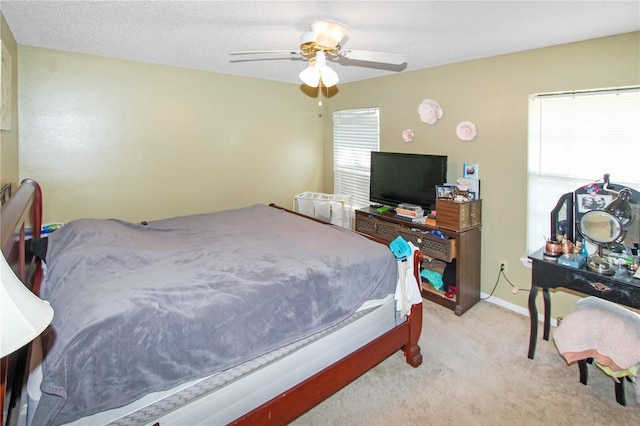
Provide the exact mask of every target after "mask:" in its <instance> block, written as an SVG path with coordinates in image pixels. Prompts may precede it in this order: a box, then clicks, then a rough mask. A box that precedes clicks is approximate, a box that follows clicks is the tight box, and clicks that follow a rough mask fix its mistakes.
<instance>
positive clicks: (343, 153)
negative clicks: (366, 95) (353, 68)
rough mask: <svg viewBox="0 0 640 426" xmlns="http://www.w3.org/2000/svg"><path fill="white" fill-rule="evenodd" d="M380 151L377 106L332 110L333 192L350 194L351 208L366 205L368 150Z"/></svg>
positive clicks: (367, 192) (367, 203) (367, 199)
mask: <svg viewBox="0 0 640 426" xmlns="http://www.w3.org/2000/svg"><path fill="white" fill-rule="evenodd" d="M379 150H380V109H379V108H363V109H350V110H343V111H335V112H334V113H333V192H334V193H336V194H341V195H351V196H353V207H354V208H356V209H357V208H361V207H364V206H367V205H369V176H370V173H371V151H379Z"/></svg>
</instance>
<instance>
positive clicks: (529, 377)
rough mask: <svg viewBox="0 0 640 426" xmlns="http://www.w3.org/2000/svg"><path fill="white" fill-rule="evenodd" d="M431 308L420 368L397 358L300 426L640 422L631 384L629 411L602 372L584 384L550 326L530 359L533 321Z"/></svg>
mask: <svg viewBox="0 0 640 426" xmlns="http://www.w3.org/2000/svg"><path fill="white" fill-rule="evenodd" d="M423 311H424V325H423V330H422V336H421V338H420V346H421V348H422V355H423V358H424V361H423V364H422V365H421V366H420V367H418V368H412V367H410V366H409V365H408V364H406V363H405V361H404V356H403V354H402V352H397V353H395V354H393V355H392V356H391V357H389V358H388V359H386V360H385V361H383V362H382V363H380V364H379V365H378V366H376V367H375V368H374V369H372V370H371V371H369V372H368V373H367V374H365V375H364V376H362V377H360V378H359V379H357V380H356V381H355V382H353V383H351V384H350V385H348V386H347V387H346V388H344V389H342V390H341V391H339V392H338V393H337V394H335V395H333V396H332V397H331V398H329V399H327V400H326V401H324V402H323V403H322V404H320V405H318V406H317V407H315V408H314V409H312V410H311V411H309V412H307V413H306V414H304V415H303V416H301V417H300V418H298V419H297V420H296V421H294V422H293V423H292V424H293V425H295V426H303V425H616V424H620V425H636V424H640V404H638V403H637V402H636V399H635V389H634V387H633V386H632V384H631V383H629V382H626V383H625V394H626V400H627V406H626V407H624V406H622V405H619V404H618V403H617V402H616V399H615V391H614V382H613V379H611V378H610V377H609V376H607V375H605V374H604V373H603V372H601V371H600V370H599V369H598V368H597V367H596V366H594V365H589V381H588V385H587V386H585V385H583V384H581V383H580V381H579V372H578V365H577V364H572V365H570V366H568V365H567V364H566V362H565V361H564V359H563V358H562V357H561V356H560V354H559V353H558V351H557V349H556V347H555V345H554V343H553V339H550V340H549V341H545V340H543V339H542V336H541V334H542V331H541V330H542V324H540V326H539V327H538V328H539V330H540V331H539V338H538V343H537V348H536V354H535V358H534V359H533V360H531V359H528V358H527V350H528V344H529V318H528V317H525V316H523V315H520V314H517V313H514V312H511V311H509V310H507V309H504V308H502V307H500V306H497V305H494V304H491V303H488V302H480V303H478V304H477V305H476V306H474V307H473V308H472V309H470V310H469V311H467V312H466V313H465V314H464V315H462V316H460V317H458V316H456V315H455V314H454V313H453V312H452V311H450V310H448V309H446V308H443V307H441V306H439V305H437V304H435V303H432V302H428V301H425V302H424V304H423ZM552 330H553V329H552ZM552 332H553V331H552Z"/></svg>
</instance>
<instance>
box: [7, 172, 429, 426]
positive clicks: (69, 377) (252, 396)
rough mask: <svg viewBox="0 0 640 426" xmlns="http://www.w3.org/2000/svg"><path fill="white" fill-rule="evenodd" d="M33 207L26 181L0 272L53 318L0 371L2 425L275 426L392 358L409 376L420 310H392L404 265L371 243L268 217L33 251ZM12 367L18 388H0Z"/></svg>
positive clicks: (258, 210) (87, 239) (73, 226)
mask: <svg viewBox="0 0 640 426" xmlns="http://www.w3.org/2000/svg"><path fill="white" fill-rule="evenodd" d="M41 199H42V196H41V191H40V188H39V186H38V184H37V183H36V182H35V181H33V180H30V179H27V180H25V181H23V182H22V184H21V186H20V188H18V190H17V191H15V194H14V195H13V196H12V197H11V198H10V199H9V201H8V202H7V204H6V205H5V206H4V207H3V210H2V230H3V237H2V249H3V253H4V254H5V257H7V260H8V261H9V262H10V264H11V265H12V267H13V268H14V270H16V271H18V272H19V273H20V277H21V279H23V281H24V282H25V284H26V285H27V286H28V287H30V288H32V289H33V291H34V292H36V293H39V294H40V296H41V297H43V298H44V299H46V300H48V301H49V302H50V303H51V305H52V306H53V308H54V311H55V315H54V320H53V322H52V325H51V326H50V327H49V329H48V330H47V331H45V333H43V335H42V336H41V337H42V338H41V339H37V341H34V344H33V345H32V348H31V349H29V348H27V349H25V350H23V351H20V352H19V353H16V354H13V355H12V356H11V357H7V359H5V360H3V363H4V364H6V365H7V366H8V370H7V371H12V373H11V374H10V375H7V377H6V378H5V379H3V380H4V382H3V383H6V388H7V389H6V390H7V391H8V393H9V394H10V396H9V398H8V402H9V404H8V405H13V406H14V407H15V409H14V410H13V411H14V413H13V414H11V411H9V415H7V416H6V418H7V420H10V419H9V418H8V417H10V416H11V415H16V413H15V412H16V411H17V412H18V413H17V414H19V415H20V416H21V417H22V418H24V420H21V421H24V422H25V424H26V422H31V421H33V424H67V423H70V424H107V423H114V424H158V425H165V424H187V423H188V424H197V423H201V424H257V423H259V424H285V423H287V422H289V421H291V420H293V419H295V418H296V417H298V416H299V415H301V414H302V413H304V412H305V411H307V410H308V409H310V408H311V407H313V406H315V405H317V404H318V403H320V402H321V401H323V400H324V399H326V398H327V397H329V396H330V395H331V394H333V393H335V392H336V391H337V390H339V389H340V388H342V387H343V386H345V385H347V384H348V383H349V382H351V381H353V380H354V379H355V378H357V377H359V376H360V375H362V374H364V373H365V372H366V371H368V370H369V369H371V368H372V367H373V366H375V365H376V364H378V363H379V362H381V361H382V360H384V359H385V358H387V357H388V356H389V355H391V354H392V353H394V352H396V351H398V350H400V349H402V350H403V351H404V354H405V357H406V360H407V363H408V364H410V365H411V366H413V367H417V366H418V365H420V364H421V362H422V355H421V353H420V347H419V345H418V339H419V337H420V332H421V327H422V304H421V303H420V302H417V303H415V304H412V305H410V307H408V308H407V309H409V312H408V314H407V315H404V314H401V313H399V312H398V310H397V308H398V304H399V301H397V300H395V299H397V295H398V293H399V289H401V288H402V285H399V286H397V285H396V284H400V282H401V281H402V280H398V272H397V271H398V269H400V268H401V265H405V266H407V265H408V266H410V267H408V268H406V269H407V270H408V271H409V272H411V276H413V277H414V278H415V279H417V278H418V273H419V262H420V260H421V256H420V253H419V252H417V251H414V253H413V258H410V259H409V261H408V262H397V261H396V259H395V257H393V255H392V254H391V252H390V251H389V249H388V247H386V245H384V244H383V243H381V242H379V241H371V239H369V238H368V237H365V236H362V235H359V234H357V233H354V232H351V231H349V230H346V229H343V228H340V227H337V226H333V225H330V224H325V223H322V222H320V221H315V220H312V219H310V218H308V217H305V216H303V215H299V214H296V213H294V212H291V211H288V210H286V209H282V208H279V207H277V206H273V205H271V206H266V205H255V206H248V207H246V208H242V209H234V210H228V211H224V212H216V213H209V214H202V215H192V216H188V217H180V218H170V219H165V220H161V221H153V222H149V223H146V222H144V223H141V224H132V223H127V222H124V221H118V220H93V219H83V220H78V221H72V222H70V223H69V224H67V225H65V226H64V227H63V228H61V229H60V230H58V231H55V232H54V233H52V234H50V235H49V236H48V237H47V238H46V239H41V238H40V235H39V232H38V231H39V229H40V226H41V217H42V214H41V209H42V207H41ZM13 212H20V213H19V214H18V213H13ZM27 229H33V236H32V238H31V239H30V240H26V236H27V232H26V230H27ZM265 231H268V232H267V233H265ZM36 243H37V244H36ZM42 243H44V247H46V250H43V249H42V247H43V244H42ZM30 247H36V250H35V251H36V252H37V253H38V255H39V258H40V259H42V260H43V261H39V260H38V259H39V258H38V257H36V256H34V254H33V252H32V250H30V249H29V248H30ZM354 248H355V250H353V249H354ZM123 254H124V256H123ZM43 266H44V268H45V269H46V272H45V274H44V279H41V277H42V275H43V274H42V273H41V269H42V267H43ZM185 266H186V267H185ZM158 268H160V269H158ZM125 272H126V274H125ZM131 274H133V275H131ZM407 282H409V281H407ZM412 282H413V283H414V284H415V281H412ZM416 288H417V285H416ZM403 290H404V291H406V288H405V289H403ZM400 293H402V292H400ZM394 295H396V297H395V298H394ZM31 353H33V356H28V355H30V354H31ZM40 353H44V354H45V355H44V362H40V357H39V356H38V354H40ZM25 358H30V363H29V364H28V365H27V367H28V368H27V370H28V371H29V372H31V374H30V375H29V376H30V377H29V381H28V384H27V381H26V380H22V379H20V377H19V376H20V374H19V368H18V369H17V370H16V371H18V372H17V373H13V371H14V367H17V366H19V365H21V364H23V363H24V362H25V360H24V359H25ZM9 376H10V377H9ZM25 384H27V385H26V386H23V388H26V389H28V390H29V392H27V391H25V390H24V389H23V390H20V391H19V390H18V389H19V388H20V385H25ZM4 393H5V392H3V394H4ZM18 396H21V398H20V399H21V401H19V402H17V401H16V402H13V400H17V399H18V398H17V397H18ZM25 400H26V401H30V403H27V402H25ZM34 406H35V407H36V408H35V409H34V408H33V407H34Z"/></svg>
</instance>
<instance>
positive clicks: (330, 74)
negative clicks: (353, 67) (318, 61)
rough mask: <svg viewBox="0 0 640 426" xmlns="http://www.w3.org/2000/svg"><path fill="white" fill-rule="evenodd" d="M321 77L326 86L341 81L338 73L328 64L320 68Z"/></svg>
mask: <svg viewBox="0 0 640 426" xmlns="http://www.w3.org/2000/svg"><path fill="white" fill-rule="evenodd" d="M320 78H322V84H324V86H325V87H331V86H335V85H336V84H338V81H340V79H339V78H338V74H337V73H336V72H335V71H334V70H332V69H331V68H329V67H327V66H325V67H322V68H320Z"/></svg>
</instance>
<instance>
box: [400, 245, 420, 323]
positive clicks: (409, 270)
mask: <svg viewBox="0 0 640 426" xmlns="http://www.w3.org/2000/svg"><path fill="white" fill-rule="evenodd" d="M409 246H411V249H412V251H411V256H409V257H408V258H407V260H404V261H398V284H397V285H396V294H395V300H396V310H398V311H400V315H403V316H404V315H407V314H409V312H411V306H413V305H415V304H418V303H421V302H422V294H421V292H420V288H419V287H418V282H417V281H416V277H415V275H414V273H413V269H414V268H413V259H414V256H415V253H416V251H418V248H417V247H416V246H415V245H413V244H412V243H411V242H409Z"/></svg>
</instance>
